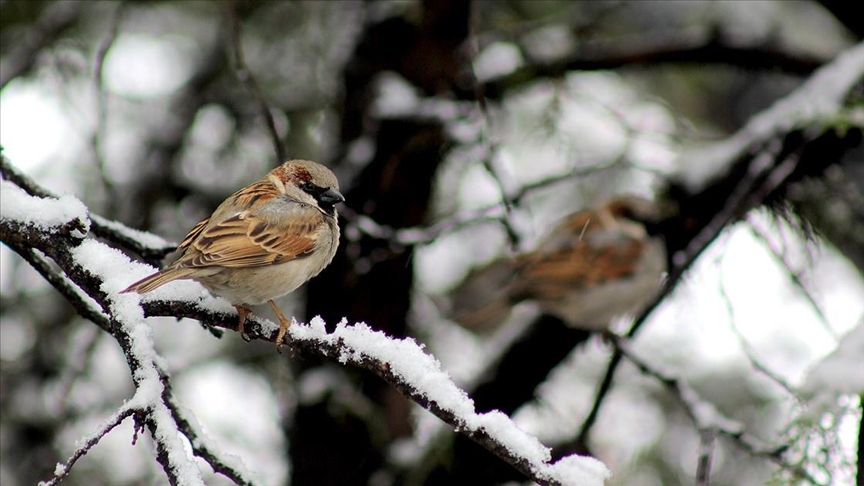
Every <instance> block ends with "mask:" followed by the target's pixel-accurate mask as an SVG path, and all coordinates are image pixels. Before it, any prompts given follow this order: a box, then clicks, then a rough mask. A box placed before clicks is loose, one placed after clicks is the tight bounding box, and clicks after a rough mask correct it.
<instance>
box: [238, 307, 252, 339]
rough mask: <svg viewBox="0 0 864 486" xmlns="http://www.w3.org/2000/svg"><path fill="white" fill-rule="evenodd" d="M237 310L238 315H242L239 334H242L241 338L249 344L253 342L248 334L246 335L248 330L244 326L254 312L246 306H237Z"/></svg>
mask: <svg viewBox="0 0 864 486" xmlns="http://www.w3.org/2000/svg"><path fill="white" fill-rule="evenodd" d="M234 308H235V309H237V314H239V315H240V321H239V322H238V323H237V332H239V333H240V337H242V338H243V340H244V341H246V342H247V343H248V342H249V341H251V340H252V338H250V337H249V335H248V334H246V329H245V327H244V324H246V316H248V315H249V314H251V313H252V310H251V309H249V308H248V307H246V306H242V305H235V306H234Z"/></svg>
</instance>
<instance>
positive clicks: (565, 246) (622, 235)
mask: <svg viewBox="0 0 864 486" xmlns="http://www.w3.org/2000/svg"><path fill="white" fill-rule="evenodd" d="M591 216H592V215H591V214H589V213H588V212H583V213H579V214H577V215H575V217H571V218H568V220H566V221H565V222H564V223H562V225H560V226H559V227H558V228H556V230H555V231H554V232H553V234H552V235H551V236H552V237H551V238H549V239H547V241H546V242H545V243H544V244H542V245H541V247H540V248H538V250H537V251H534V252H532V253H528V254H525V255H521V256H519V257H517V262H516V268H517V270H516V271H517V274H518V275H519V276H518V277H517V278H515V279H514V282H515V283H514V285H515V286H516V288H514V289H513V293H512V294H511V295H516V296H520V297H524V298H530V297H531V296H533V295H542V296H545V297H551V298H555V297H559V296H564V295H565V294H566V293H567V292H570V291H572V290H573V289H574V288H584V287H591V286H595V285H600V284H603V283H605V282H608V281H612V280H616V279H621V278H626V277H627V276H629V275H632V274H633V273H634V272H635V271H636V270H637V268H638V266H639V264H640V260H641V258H642V254H643V252H644V248H645V246H644V245H645V242H644V240H643V239H640V238H634V237H633V236H632V235H629V234H627V233H626V232H623V231H621V230H620V228H617V227H610V225H609V224H608V223H606V222H604V221H602V219H603V218H598V217H597V215H596V214H595V215H593V216H594V217H593V218H592V217H591ZM568 233H569V235H568ZM556 235H557V236H556ZM574 242H575V243H574Z"/></svg>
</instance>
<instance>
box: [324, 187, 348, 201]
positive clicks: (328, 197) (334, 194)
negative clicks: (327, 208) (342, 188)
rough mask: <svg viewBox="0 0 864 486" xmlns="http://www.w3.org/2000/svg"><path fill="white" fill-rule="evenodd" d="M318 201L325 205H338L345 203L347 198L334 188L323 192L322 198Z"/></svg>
mask: <svg viewBox="0 0 864 486" xmlns="http://www.w3.org/2000/svg"><path fill="white" fill-rule="evenodd" d="M318 200H319V201H321V202H323V203H325V204H330V205H332V204H337V203H340V202H344V201H345V196H343V195H342V193H341V192H339V190H338V189H333V188H332V187H331V188H329V189H327V190H326V191H324V192H322V193H321V195H320V196H318Z"/></svg>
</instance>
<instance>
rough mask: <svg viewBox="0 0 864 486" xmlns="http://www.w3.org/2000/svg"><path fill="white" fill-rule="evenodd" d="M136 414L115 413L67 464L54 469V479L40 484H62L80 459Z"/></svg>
mask: <svg viewBox="0 0 864 486" xmlns="http://www.w3.org/2000/svg"><path fill="white" fill-rule="evenodd" d="M134 413H135V410H134V409H132V408H124V409H123V410H121V411H119V412H117V413H115V414H114V416H112V417H111V418H110V419H108V420H107V421H106V422H105V423H104V424H102V425H101V426H100V427H99V429H98V430H97V431H96V432H95V433H94V434H91V435H90V437H88V438H87V440H85V441H84V443H83V444H81V446H79V447H78V448H76V449H75V452H74V453H73V454H72V456H71V457H70V458H69V459H68V460H67V461H66V462H64V463H63V464H58V465H57V467H56V468H55V469H54V477H52V478H51V479H49V480H48V481H44V482H41V483H39V484H40V485H44V486H54V485H55V484H58V483H60V481H62V480H63V478H65V477H66V476H68V475H69V473H70V472H71V471H72V466H74V465H75V463H76V462H78V459H81V458H82V457H84V455H86V454H87V453H88V452H90V449H92V448H93V447H94V446H95V445H96V444H98V443H99V441H100V440H102V438H103V437H105V436H106V435H108V433H109V432H111V431H112V430H114V428H115V427H117V426H118V425H120V424H121V423H122V422H123V421H124V420H126V418H128V417H129V416H130V415H132V414H134Z"/></svg>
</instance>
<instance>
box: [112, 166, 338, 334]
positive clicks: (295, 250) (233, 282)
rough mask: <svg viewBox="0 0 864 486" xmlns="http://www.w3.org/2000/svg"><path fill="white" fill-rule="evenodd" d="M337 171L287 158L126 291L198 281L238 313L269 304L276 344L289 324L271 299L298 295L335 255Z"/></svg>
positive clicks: (233, 198)
mask: <svg viewBox="0 0 864 486" xmlns="http://www.w3.org/2000/svg"><path fill="white" fill-rule="evenodd" d="M344 200H345V198H344V197H342V194H341V193H339V183H338V182H337V181H336V176H334V175H333V173H332V172H330V170H329V169H327V168H326V167H324V166H323V165H320V164H317V163H315V162H310V161H308V160H289V161H288V162H285V163H284V164H282V165H280V166H279V167H277V168H275V169H273V170H272V171H270V173H268V174H267V176H266V177H265V178H264V179H262V180H260V181H258V182H254V183H252V184H250V185H248V186H246V187H244V188H243V189H240V190H239V191H237V192H235V193H234V194H233V195H231V196H230V197H229V198H228V199H226V200H225V201H224V202H222V204H220V205H219V207H218V208H216V211H214V212H213V214H212V215H211V216H210V217H209V218H207V219H205V220H204V221H201V222H200V223H198V224H197V225H195V227H194V228H192V231H190V232H189V234H188V235H186V238H185V239H183V242H182V243H180V247H179V248H178V250H181V251H182V252H183V253H182V254H181V255H180V258H178V259H177V261H175V262H174V263H172V264H170V265H168V266H167V267H166V268H165V269H163V270H161V271H159V272H156V273H154V274H153V275H150V276H148V277H146V278H144V279H142V280H140V281H138V282H135V283H134V284H132V285H130V286H129V287H128V288H126V289H125V290H123V291H122V292H121V293H126V292H137V293H139V294H145V293H147V292H150V291H152V290H155V289H156V288H158V287H160V286H162V285H165V284H166V283H168V282H171V281H174V280H181V279H192V280H195V281H197V282H199V283H201V285H203V286H204V287H205V288H207V290H209V291H210V292H212V293H214V294H216V295H219V296H221V297H224V298H226V299H228V300H229V301H230V302H231V303H232V304H233V305H234V307H235V308H236V309H237V313H238V314H239V315H240V323H239V325H238V326H237V330H238V331H239V332H241V333H242V332H244V330H243V324H244V323H245V322H246V316H247V315H248V314H249V313H251V311H250V310H249V308H248V307H246V306H247V305H257V304H263V303H264V302H267V303H268V304H270V307H271V308H272V309H273V312H275V313H276V316H277V317H278V318H279V334H278V335H277V336H276V344H277V346H281V344H282V338H283V337H285V333H286V332H287V330H288V326H289V325H290V322H289V321H288V319H286V318H285V316H284V315H282V312H281V311H280V310H279V308H278V307H276V304H275V303H274V302H273V299H275V298H277V297H281V296H283V295H285V294H287V293H289V292H293V291H294V290H295V289H297V287H299V286H301V285H303V284H304V283H305V282H306V281H307V280H309V279H310V278H312V277H314V276H316V275H318V274H319V273H320V272H321V270H323V269H324V267H326V266H327V265H329V264H330V262H331V261H332V260H333V255H335V254H336V247H337V246H338V245H339V225H338V224H336V208H335V207H334V206H335V205H336V204H337V203H340V202H342V201H344Z"/></svg>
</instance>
